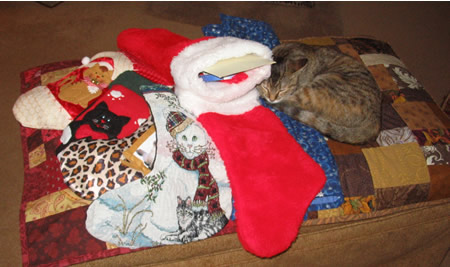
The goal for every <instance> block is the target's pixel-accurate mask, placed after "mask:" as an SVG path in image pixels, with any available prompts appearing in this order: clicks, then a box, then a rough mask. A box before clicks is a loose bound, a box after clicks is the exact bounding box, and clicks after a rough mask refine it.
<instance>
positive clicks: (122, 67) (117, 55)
mask: <svg viewBox="0 0 450 267" xmlns="http://www.w3.org/2000/svg"><path fill="white" fill-rule="evenodd" d="M101 57H109V58H112V59H113V61H114V71H113V75H112V77H111V78H112V80H115V79H116V78H117V76H119V75H120V74H122V73H123V72H125V71H127V70H133V62H132V61H131V60H130V59H129V58H128V57H127V56H125V54H123V53H122V52H108V51H107V52H100V53H98V54H96V55H95V56H93V57H92V58H91V61H92V60H95V59H97V58H101Z"/></svg>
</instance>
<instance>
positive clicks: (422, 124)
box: [392, 102, 445, 130]
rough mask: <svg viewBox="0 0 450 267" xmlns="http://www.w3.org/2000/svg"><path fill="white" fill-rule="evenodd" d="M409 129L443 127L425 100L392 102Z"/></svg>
mask: <svg viewBox="0 0 450 267" xmlns="http://www.w3.org/2000/svg"><path fill="white" fill-rule="evenodd" d="M392 106H393V107H394V109H395V110H396V111H397V112H398V114H399V115H400V117H402V119H403V120H404V121H405V122H406V124H407V125H408V127H409V128H410V129H411V130H414V129H423V128H425V129H436V128H441V129H443V128H445V125H444V124H443V123H442V122H441V121H440V120H439V118H438V117H436V115H435V114H434V112H433V110H431V108H430V107H429V106H428V105H427V103H426V102H404V103H394V104H392Z"/></svg>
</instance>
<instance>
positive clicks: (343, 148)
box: [327, 139, 362, 155]
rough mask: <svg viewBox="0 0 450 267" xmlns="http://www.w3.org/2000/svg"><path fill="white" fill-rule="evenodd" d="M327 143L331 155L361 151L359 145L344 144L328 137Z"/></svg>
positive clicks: (358, 152)
mask: <svg viewBox="0 0 450 267" xmlns="http://www.w3.org/2000/svg"><path fill="white" fill-rule="evenodd" d="M327 144H328V147H329V148H330V151H331V153H332V154H333V155H348V154H360V153H362V151H361V147H360V146H357V145H349V144H344V143H340V142H337V141H334V140H332V139H328V140H327Z"/></svg>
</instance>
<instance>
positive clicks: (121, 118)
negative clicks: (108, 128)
mask: <svg viewBox="0 0 450 267" xmlns="http://www.w3.org/2000/svg"><path fill="white" fill-rule="evenodd" d="M117 119H118V121H119V122H120V124H121V127H122V126H124V125H125V124H127V123H128V122H129V121H130V117H126V116H119V117H118V118H117Z"/></svg>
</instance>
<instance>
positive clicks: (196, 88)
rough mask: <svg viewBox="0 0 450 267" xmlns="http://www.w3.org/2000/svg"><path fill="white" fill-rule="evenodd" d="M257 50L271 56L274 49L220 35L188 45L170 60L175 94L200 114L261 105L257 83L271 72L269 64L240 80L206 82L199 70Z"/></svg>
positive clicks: (258, 52) (194, 111)
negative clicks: (200, 75) (238, 81)
mask: <svg viewBox="0 0 450 267" xmlns="http://www.w3.org/2000/svg"><path fill="white" fill-rule="evenodd" d="M252 53H253V54H257V55H259V56H262V57H263V58H266V59H271V58H272V51H271V50H270V49H269V48H268V47H267V46H265V45H262V44H260V43H258V42H254V41H250V40H243V39H239V38H235V37H217V38H213V39H209V40H205V41H201V42H198V43H195V44H193V45H191V46H188V47H186V48H185V49H184V50H183V51H181V52H180V53H179V54H178V55H177V56H176V57H174V59H173V60H172V62H171V65H170V67H171V73H172V76H173V78H174V81H175V94H177V96H178V97H179V100H180V104H181V105H182V106H183V107H184V108H186V109H187V110H189V111H190V112H192V113H193V114H194V115H196V116H198V115H200V114H201V113H205V112H217V113H221V114H226V115H232V114H241V113H243V112H246V111H249V110H251V109H253V108H254V107H255V106H257V105H259V102H258V92H257V91H256V89H255V86H256V85H257V84H259V83H261V82H262V81H263V80H265V79H267V78H268V77H269V76H270V66H263V67H260V68H257V69H253V70H250V71H247V72H246V73H247V75H248V76H249V77H248V78H247V79H246V80H244V81H242V82H240V83H237V84H228V83H219V82H212V83H206V82H204V81H203V80H202V79H201V78H199V77H198V74H199V73H200V72H202V71H203V70H204V69H205V68H206V67H208V66H212V65H214V64H215V63H217V62H218V61H220V60H222V59H228V58H232V57H241V56H244V55H247V54H252Z"/></svg>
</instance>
